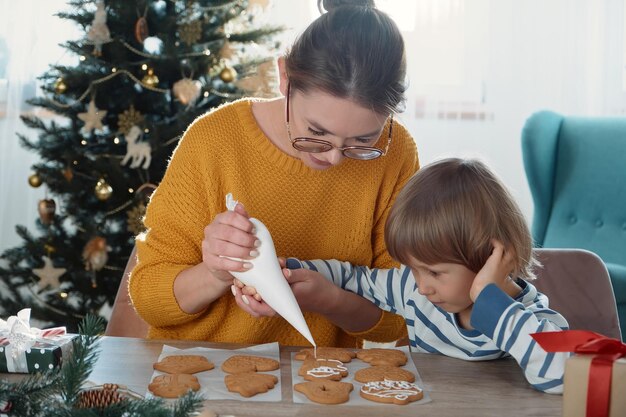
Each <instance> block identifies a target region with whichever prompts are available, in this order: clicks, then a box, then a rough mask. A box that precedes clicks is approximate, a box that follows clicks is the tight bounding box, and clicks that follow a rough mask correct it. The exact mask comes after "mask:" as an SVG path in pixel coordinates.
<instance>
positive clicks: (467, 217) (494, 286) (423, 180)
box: [247, 159, 569, 393]
mask: <svg viewBox="0 0 626 417" xmlns="http://www.w3.org/2000/svg"><path fill="white" fill-rule="evenodd" d="M385 241H386V244H387V248H388V250H389V253H390V254H391V256H392V257H393V258H394V259H396V260H397V261H399V262H400V263H402V265H403V266H402V267H400V268H399V269H388V270H383V269H370V268H367V267H361V266H353V265H351V264H349V263H347V262H340V261H336V260H317V261H298V260H296V259H288V261H287V266H288V268H291V269H296V268H301V267H303V268H306V269H309V270H313V271H317V272H319V273H321V274H322V275H323V276H324V277H325V278H326V279H328V280H330V281H332V282H333V283H334V284H336V285H337V286H340V287H341V288H344V289H347V290H350V291H352V292H354V293H357V294H359V295H361V296H362V297H365V298H367V299H369V300H371V301H372V302H374V303H375V304H376V305H378V306H379V307H380V308H382V309H383V310H387V311H391V312H394V313H397V314H400V315H402V316H403V317H404V318H405V321H406V325H407V330H408V334H409V340H410V345H411V349H412V350H413V351H417V352H427V353H439V354H443V355H448V356H452V357H455V358H460V359H465V360H489V359H496V358H501V357H505V356H509V355H510V356H512V357H513V358H515V360H516V361H517V362H518V364H519V365H520V367H521V368H522V369H523V371H524V374H525V376H526V379H527V380H528V382H529V383H530V384H531V385H532V386H533V387H534V388H536V389H537V390H540V391H544V392H548V393H561V392H562V389H563V371H564V364H565V360H566V359H567V357H568V356H569V354H568V353H546V352H545V351H544V350H543V349H541V348H540V347H539V346H538V345H537V344H536V343H535V341H534V340H533V339H532V338H531V336H530V334H531V333H535V332H543V331H555V330H565V329H567V328H568V325H567V322H566V320H565V319H564V318H563V316H561V315H560V314H559V313H557V312H555V311H554V310H551V309H550V308H548V299H547V297H546V296H545V295H543V294H541V293H539V292H537V290H536V289H535V287H534V286H533V285H532V284H530V283H529V282H528V281H529V280H532V279H534V278H535V276H534V274H533V272H532V268H533V267H534V266H535V265H536V264H537V262H536V261H535V259H534V258H533V255H532V240H531V237H530V232H529V230H528V227H527V225H526V223H525V221H524V217H523V215H522V213H521V211H520V209H519V207H518V206H517V205H516V203H515V201H514V200H513V198H512V197H511V195H510V194H509V193H508V191H507V190H506V188H505V186H504V185H503V184H502V183H501V182H500V181H499V180H498V179H497V178H496V177H495V175H494V174H493V173H492V172H491V171H490V170H489V169H488V168H487V167H486V166H485V165H484V164H482V163H481V162H478V161H475V160H463V159H445V160H441V161H439V162H436V163H433V164H431V165H428V166H426V167H424V168H422V169H420V171H418V172H417V173H416V174H415V175H414V176H413V177H412V178H411V179H410V180H409V182H408V183H407V184H406V186H405V187H404V188H403V190H402V191H401V192H400V194H399V195H398V198H397V200H396V202H395V204H394V206H393V208H392V210H391V213H390V215H389V218H388V220H387V224H386V228H385ZM304 273H305V272H304V271H289V270H287V271H285V275H286V276H287V279H288V280H289V281H290V284H291V285H292V286H293V284H294V283H295V282H296V280H297V282H301V281H302V280H305V279H308V280H310V281H312V280H313V279H314V278H311V277H309V278H303V276H302V274H304ZM306 273H307V274H309V275H310V274H311V273H310V272H306ZM297 275H298V277H296V276H297ZM250 299H252V303H255V302H256V301H257V300H258V298H257V299H254V298H253V297H249V298H248V299H247V300H250ZM299 301H300V300H299ZM300 302H301V301H300ZM248 305H250V303H248Z"/></svg>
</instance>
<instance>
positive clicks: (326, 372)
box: [306, 359, 348, 378]
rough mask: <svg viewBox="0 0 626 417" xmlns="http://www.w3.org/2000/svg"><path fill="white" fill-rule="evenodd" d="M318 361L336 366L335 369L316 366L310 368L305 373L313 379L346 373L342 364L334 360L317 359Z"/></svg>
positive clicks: (346, 369)
mask: <svg viewBox="0 0 626 417" xmlns="http://www.w3.org/2000/svg"><path fill="white" fill-rule="evenodd" d="M317 360H318V361H326V362H336V363H337V365H335V367H332V366H318V367H317V368H312V369H309V370H308V371H306V373H307V375H310V376H312V377H314V378H324V377H327V376H332V375H341V374H342V373H343V372H347V371H348V368H346V367H345V366H343V362H341V361H338V360H336V359H317Z"/></svg>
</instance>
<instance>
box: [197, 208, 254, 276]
mask: <svg viewBox="0 0 626 417" xmlns="http://www.w3.org/2000/svg"><path fill="white" fill-rule="evenodd" d="M258 245H259V241H258V240H257V238H256V236H255V235H254V225H253V224H252V222H251V221H250V219H249V216H248V213H247V212H246V210H245V209H244V208H243V205H241V204H237V206H236V207H235V210H233V211H225V212H223V213H220V214H218V215H217V216H215V219H214V220H213V222H211V224H209V225H208V226H207V227H205V228H204V239H203V240H202V263H203V264H204V266H205V267H206V268H207V269H208V270H209V271H210V272H211V274H212V275H213V276H215V277H216V278H217V279H219V280H221V281H226V282H229V281H230V280H232V279H233V277H232V275H231V274H230V273H229V271H237V272H243V271H246V270H247V269H249V268H250V267H251V266H252V264H250V263H249V262H245V261H246V260H247V259H252V258H254V257H255V256H257V255H258V252H257V250H256V247H258ZM229 258H236V259H242V260H243V261H238V260H233V259H229Z"/></svg>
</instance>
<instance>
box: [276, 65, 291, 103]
mask: <svg viewBox="0 0 626 417" xmlns="http://www.w3.org/2000/svg"><path fill="white" fill-rule="evenodd" d="M278 82H279V84H278V89H279V90H280V93H281V94H282V95H283V96H286V95H287V84H289V77H288V76H287V65H286V64H285V57H284V56H281V57H280V58H278Z"/></svg>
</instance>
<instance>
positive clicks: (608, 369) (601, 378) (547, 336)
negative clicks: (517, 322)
mask: <svg viewBox="0 0 626 417" xmlns="http://www.w3.org/2000/svg"><path fill="white" fill-rule="evenodd" d="M531 336H532V337H533V339H535V341H536V342H537V343H538V344H539V346H541V347H542V348H543V349H544V350H545V351H546V352H574V353H579V354H583V355H596V356H595V357H594V358H593V359H592V360H591V366H590V368H589V381H588V386H587V417H607V416H608V415H609V405H610V404H611V374H612V372H613V362H615V361H616V360H617V359H619V358H621V357H623V356H626V344H624V343H622V342H620V341H619V340H617V339H611V338H608V337H605V336H602V335H601V334H598V333H594V332H590V331H586V330H565V331H561V332H542V333H533V334H531Z"/></svg>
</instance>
